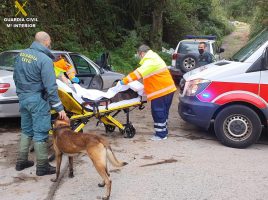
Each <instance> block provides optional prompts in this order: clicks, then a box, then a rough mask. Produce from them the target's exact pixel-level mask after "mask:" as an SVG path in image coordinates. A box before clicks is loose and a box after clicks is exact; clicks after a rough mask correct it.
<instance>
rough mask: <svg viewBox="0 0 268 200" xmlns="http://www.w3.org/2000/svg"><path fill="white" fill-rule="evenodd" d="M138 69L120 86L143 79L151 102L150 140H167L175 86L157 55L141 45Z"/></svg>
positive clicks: (124, 79) (164, 64)
mask: <svg viewBox="0 0 268 200" xmlns="http://www.w3.org/2000/svg"><path fill="white" fill-rule="evenodd" d="M137 54H138V56H139V58H140V59H141V60H140V63H139V64H140V65H141V66H140V67H139V68H137V69H136V70H135V71H134V72H131V73H130V74H128V75H127V76H126V77H125V78H123V80H122V81H120V82H121V84H128V83H129V82H131V81H134V80H139V79H141V78H143V83H144V90H145V94H146V96H147V99H148V100H150V101H151V110H152V117H153V120H154V130H155V135H154V136H153V137H152V138H151V140H164V139H167V134H168V129H167V123H168V115H169V108H170V106H171V103H172V98H173V95H174V92H175V91H176V86H175V84H174V81H173V79H172V77H171V75H170V72H169V70H168V68H167V66H166V63H165V62H164V61H163V60H162V59H161V58H160V56H159V55H158V54H156V53H155V52H153V51H152V50H150V48H149V47H148V46H146V45H141V46H140V47H139V48H138V52H137Z"/></svg>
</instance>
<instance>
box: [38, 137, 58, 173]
mask: <svg viewBox="0 0 268 200" xmlns="http://www.w3.org/2000/svg"><path fill="white" fill-rule="evenodd" d="M47 149H48V143H47V142H35V143H34V150H35V152H36V160H37V164H36V175H37V176H44V175H50V174H55V173H56V167H53V166H51V165H50V164H49V163H48V158H47V156H48V155H47V154H48V153H47V151H48V150H47Z"/></svg>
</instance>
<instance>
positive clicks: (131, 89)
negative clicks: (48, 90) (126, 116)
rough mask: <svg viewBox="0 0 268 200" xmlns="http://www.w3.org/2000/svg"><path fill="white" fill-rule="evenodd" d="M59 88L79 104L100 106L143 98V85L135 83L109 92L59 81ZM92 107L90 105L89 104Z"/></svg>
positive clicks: (117, 87)
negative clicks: (91, 103) (87, 103)
mask: <svg viewBox="0 0 268 200" xmlns="http://www.w3.org/2000/svg"><path fill="white" fill-rule="evenodd" d="M57 84H58V87H59V88H60V89H63V90H64V91H66V92H69V93H71V94H72V95H73V97H74V98H75V99H76V100H77V101H78V102H79V103H84V102H100V103H99V105H103V106H104V105H107V104H111V103H115V102H120V101H123V100H129V99H137V101H140V98H141V97H142V96H143V88H144V87H143V84H142V83H140V82H138V81H134V82H132V83H130V84H129V85H121V84H120V83H118V84H117V85H116V86H114V87H112V88H110V89H108V91H107V92H103V91H101V90H96V89H85V88H83V87H81V86H80V85H79V84H76V83H74V84H72V87H70V85H66V84H64V83H63V82H62V81H60V80H59V79H58V80H57ZM89 105H90V104H89Z"/></svg>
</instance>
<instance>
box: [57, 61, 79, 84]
mask: <svg viewBox="0 0 268 200" xmlns="http://www.w3.org/2000/svg"><path fill="white" fill-rule="evenodd" d="M53 64H54V71H55V75H56V78H57V79H60V80H61V81H63V82H64V83H65V84H66V85H69V82H68V79H67V78H66V76H65V75H64V73H66V74H67V76H68V78H69V79H70V80H71V81H72V82H73V83H79V82H80V80H79V79H78V78H77V77H76V76H75V75H76V72H75V69H74V67H73V66H72V65H71V64H69V63H68V62H67V61H66V60H65V59H64V57H63V56H59V57H58V58H57V59H56V60H55V61H54V62H53Z"/></svg>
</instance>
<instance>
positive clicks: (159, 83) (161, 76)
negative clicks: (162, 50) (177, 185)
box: [123, 50, 176, 100]
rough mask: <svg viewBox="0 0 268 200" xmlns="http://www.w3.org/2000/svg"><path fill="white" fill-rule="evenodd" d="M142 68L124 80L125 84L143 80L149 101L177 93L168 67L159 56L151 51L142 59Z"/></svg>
mask: <svg viewBox="0 0 268 200" xmlns="http://www.w3.org/2000/svg"><path fill="white" fill-rule="evenodd" d="M139 64H140V65H141V66H140V67H139V68H137V69H136V70H135V71H134V72H131V73H130V74H128V75H127V76H126V77H125V78H123V82H124V84H128V83H129V82H131V81H134V80H139V79H140V78H143V84H144V90H145V94H146V95H147V99H148V100H153V99H156V98H158V97H162V96H164V95H167V94H169V93H171V92H174V91H176V86H175V84H174V81H173V79H172V77H171V75H170V72H169V70H168V68H167V66H166V63H165V62H164V61H163V60H162V59H161V58H160V56H159V55H158V54H156V53H155V52H153V51H152V50H149V51H148V52H147V53H146V54H145V56H144V57H143V58H142V59H141V61H140V63H139Z"/></svg>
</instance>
